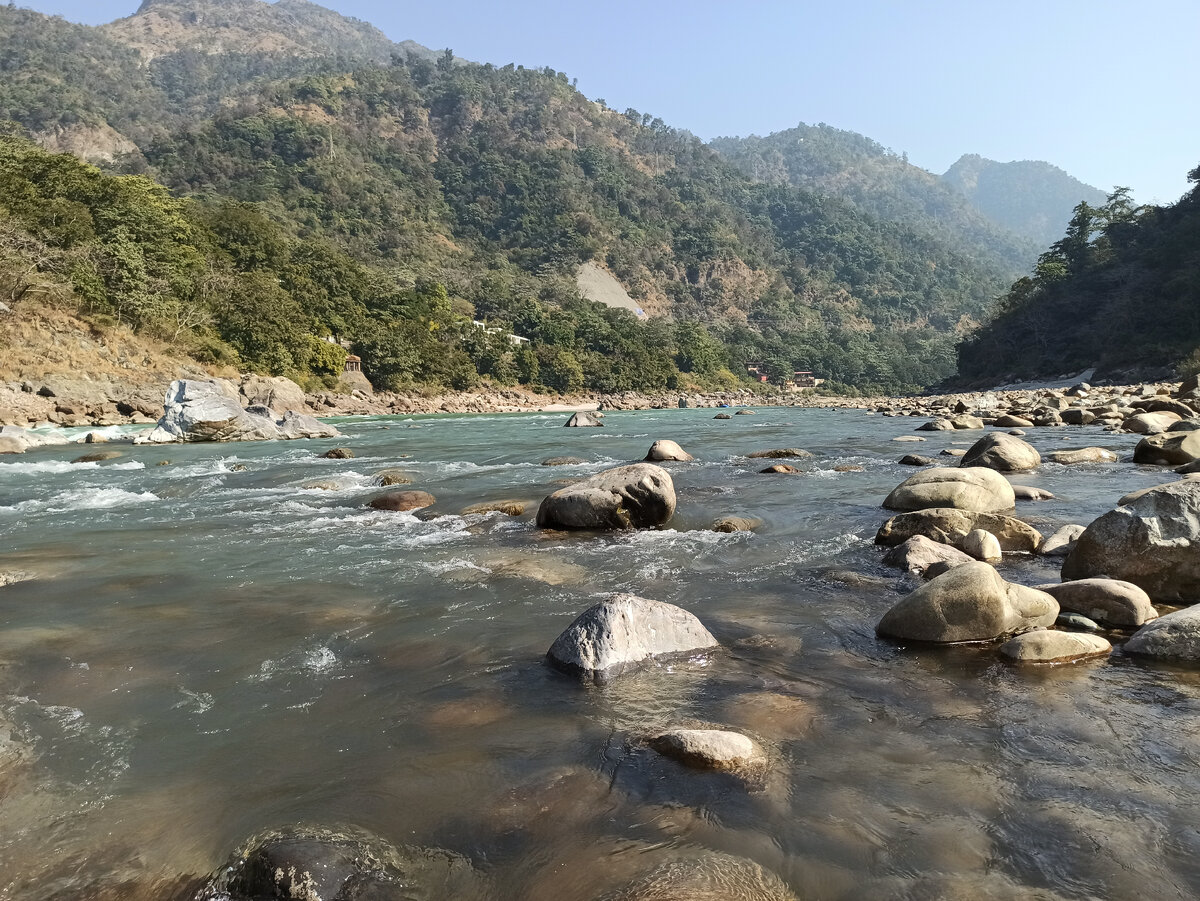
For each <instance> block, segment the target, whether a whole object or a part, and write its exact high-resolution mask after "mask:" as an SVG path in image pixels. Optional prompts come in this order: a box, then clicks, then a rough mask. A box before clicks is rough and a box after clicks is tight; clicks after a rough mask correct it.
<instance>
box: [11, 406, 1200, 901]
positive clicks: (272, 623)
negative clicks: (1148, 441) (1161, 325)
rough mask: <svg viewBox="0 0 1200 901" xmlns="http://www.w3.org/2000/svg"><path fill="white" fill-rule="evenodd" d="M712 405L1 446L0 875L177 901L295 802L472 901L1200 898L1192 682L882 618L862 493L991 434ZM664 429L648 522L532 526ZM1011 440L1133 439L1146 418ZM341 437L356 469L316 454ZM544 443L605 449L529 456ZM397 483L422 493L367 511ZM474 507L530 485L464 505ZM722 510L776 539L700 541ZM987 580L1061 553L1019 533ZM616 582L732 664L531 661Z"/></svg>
mask: <svg viewBox="0 0 1200 901" xmlns="http://www.w3.org/2000/svg"><path fill="white" fill-rule="evenodd" d="M713 413H714V411H712V410H670V411H645V412H624V413H619V412H618V413H610V414H609V415H608V417H607V419H606V420H605V421H606V427H605V428H603V429H564V428H562V427H561V426H562V423H563V421H564V420H565V418H566V416H567V414H553V415H548V414H518V415H504V416H500V415H495V416H491V415H485V416H479V415H477V416H429V417H410V418H400V417H376V418H361V419H353V420H341V421H337V425H338V426H339V427H340V428H341V429H342V430H343V431H344V433H345V437H344V438H343V439H340V440H332V441H320V442H317V441H294V442H264V443H258V444H234V445H229V444H226V445H215V444H210V445H191V446H166V447H129V446H115V445H114V447H119V449H121V450H122V451H123V455H122V456H121V457H119V458H117V459H115V460H111V461H106V462H102V463H99V464H74V465H72V464H71V463H69V462H68V461H70V460H71V459H73V458H74V457H76V456H77V455H79V454H81V453H83V452H84V450H81V449H80V447H78V446H72V447H66V448H52V449H43V450H38V451H33V452H29V453H27V454H25V455H23V456H20V457H7V458H0V460H2V461H3V462H0V571H3V570H25V571H28V572H31V573H33V574H35V575H36V576H37V577H38V578H36V579H34V580H30V581H25V582H20V583H17V584H12V585H8V586H5V587H0V717H2V719H3V720H5V721H7V723H8V724H9V725H10V728H9V730H8V731H9V732H10V733H11V734H10V740H9V741H8V742H6V743H4V744H3V745H0V750H2V753H3V756H0V760H2V761H3V762H4V763H3V768H2V770H0V823H2V824H3V825H2V826H0V897H4V898H14V899H26V898H29V899H45V898H63V899H66V898H97V897H112V898H139V897H146V898H150V897H167V896H169V895H170V893H171V892H172V891H176V890H178V888H179V885H180V883H176V882H175V881H174V880H175V879H176V878H177V877H181V876H203V875H205V874H208V873H211V872H212V871H214V870H215V869H216V868H217V867H219V866H220V865H221V864H222V863H223V862H224V861H225V860H226V858H227V857H228V855H229V854H230V852H231V851H232V850H233V849H234V848H235V847H236V846H237V845H238V844H239V842H241V841H242V840H243V839H244V838H245V837H246V836H248V835H251V834H253V833H255V832H258V831H260V830H263V829H269V828H272V827H278V826H285V825H288V824H297V823H313V824H322V825H338V824H348V825H353V826H355V827H360V828H363V829H367V830H370V831H371V832H374V833H376V834H378V835H379V836H382V837H383V838H385V839H387V840H388V841H390V842H394V843H397V844H413V845H423V846H429V847H439V848H444V849H447V850H450V851H453V852H455V853H457V854H461V855H463V856H465V857H466V858H467V859H469V860H470V861H471V863H472V864H473V865H474V866H475V868H476V869H477V870H478V871H479V872H480V884H481V885H482V886H484V889H483V894H485V895H486V896H487V897H489V898H495V899H510V898H511V899H530V901H542V899H545V901H549V899H555V901H575V899H579V901H592V899H598V898H602V897H605V896H606V895H607V894H608V893H610V892H613V891H615V890H617V889H618V888H619V887H620V886H622V885H624V884H626V883H628V882H629V881H630V880H631V879H636V878H637V877H638V876H639V875H641V874H644V873H646V872H648V871H650V870H653V869H654V868H655V867H658V866H661V865H664V864H669V863H671V862H678V861H682V862H684V863H687V862H690V861H698V860H705V859H707V860H709V861H710V862H711V861H714V860H716V861H721V860H724V858H721V857H717V856H716V855H731V856H733V857H736V858H739V859H744V860H748V861H753V862H754V863H756V864H757V865H759V866H760V867H761V868H762V869H763V870H765V871H766V872H768V873H770V874H774V876H777V877H778V878H779V879H781V880H782V881H783V883H785V884H786V885H787V886H788V888H789V889H790V890H791V891H792V892H793V893H794V894H795V896H796V897H798V898H804V899H817V898H822V899H843V898H844V899H861V898H914V899H916V898H1118V897H1133V896H1143V897H1153V898H1192V897H1195V896H1196V895H1197V893H1200V776H1198V775H1197V772H1198V770H1197V766H1198V763H1200V759H1198V758H1200V727H1198V725H1197V724H1198V721H1197V713H1198V712H1200V679H1198V678H1197V674H1196V673H1195V672H1192V671H1188V670H1186V669H1177V668H1168V667H1164V666H1162V665H1161V664H1153V665H1152V664H1147V663H1143V662H1138V661H1135V660H1132V659H1130V658H1126V657H1123V656H1122V655H1121V654H1120V652H1119V650H1118V652H1117V654H1115V655H1114V656H1113V657H1112V658H1111V659H1109V660H1107V661H1103V662H1098V663H1095V662H1094V663H1087V664H1083V665H1075V666H1060V667H1053V668H1049V669H1036V670H1029V669H1020V670H1018V669H1014V668H1012V667H1009V666H1006V665H1005V664H1003V663H1001V661H1000V659H999V658H998V656H997V654H996V651H995V648H994V647H990V646H971V647H956V648H949V649H915V648H902V647H899V646H897V645H895V644H892V643H890V642H886V641H882V640H879V639H877V638H876V637H875V634H874V626H875V623H876V622H877V621H878V619H879V617H880V616H881V615H882V614H883V613H884V612H885V611H886V610H887V609H888V608H889V607H890V606H891V605H892V604H893V603H895V601H896V600H898V599H899V598H900V597H901V596H902V595H903V594H904V593H905V592H907V591H909V590H911V589H912V588H913V587H914V585H915V583H913V582H912V581H911V580H910V579H908V578H906V577H903V576H901V575H900V574H899V573H898V572H897V571H895V570H890V569H887V568H885V567H883V566H882V564H881V562H880V559H881V556H882V551H881V549H879V548H877V547H876V546H874V545H873V543H872V539H873V536H874V534H875V530H876V529H877V528H878V526H879V524H880V523H881V522H882V521H883V519H884V518H885V517H886V515H887V514H886V512H885V511H884V510H882V508H881V507H880V506H879V504H880V501H881V500H882V499H883V497H884V496H885V495H886V494H887V492H888V491H889V490H890V489H891V488H893V487H894V486H895V485H896V484H898V483H899V482H900V481H901V480H902V479H903V478H905V477H906V476H907V475H909V474H911V472H912V470H911V469H909V468H908V467H902V466H899V465H897V464H896V463H895V461H896V460H897V459H898V458H899V457H900V456H901V455H903V454H904V453H907V452H919V453H930V454H935V453H936V452H937V451H938V450H940V449H942V448H944V447H951V446H959V447H964V448H965V447H967V446H969V445H970V443H971V442H972V441H973V440H974V438H976V437H978V435H979V433H978V432H976V433H970V432H966V433H950V434H947V433H933V434H930V433H926V435H927V436H928V438H929V440H928V441H926V442H924V443H921V444H904V443H897V442H894V441H892V438H894V437H895V436H897V435H900V434H905V433H907V432H908V430H909V429H911V428H912V426H913V425H915V424H916V423H917V421H916V420H906V419H898V418H883V417H878V416H869V415H866V414H864V413H862V412H859V411H822V410H800V409H792V408H774V409H760V410H758V411H757V415H755V416H737V417H734V418H733V419H731V420H728V421H716V420H713V418H712V416H713ZM657 438H673V439H675V440H677V441H679V442H680V443H681V444H682V445H683V446H684V448H686V449H688V450H689V451H691V452H692V453H693V454H695V455H696V457H697V458H698V460H697V462H696V463H675V464H667V468H668V469H669V470H670V471H671V473H672V475H673V477H674V479H675V484H676V487H677V490H678V492H679V510H678V513H677V515H676V516H675V519H674V520H673V521H672V522H671V523H670V524H669V526H668V527H667V528H665V529H663V530H661V531H647V532H636V533H625V534H606V535H592V534H586V535H582V534H581V535H567V536H564V535H562V534H559V533H553V534H543V533H540V532H539V530H537V529H536V527H535V526H534V525H533V522H532V513H533V510H534V509H536V503H537V501H539V500H540V499H541V498H542V497H544V496H545V495H546V494H547V493H549V492H550V491H553V490H554V489H555V488H556V487H558V486H557V484H556V483H557V482H559V480H563V479H578V478H581V477H583V476H586V475H589V474H591V473H594V472H598V471H600V470H602V469H604V468H608V467H610V466H612V465H615V464H618V463H623V462H627V461H629V460H635V459H641V458H642V457H643V456H644V455H645V452H646V449H647V448H648V447H649V445H650V444H651V442H652V441H653V440H655V439H657ZM1028 440H1030V441H1031V442H1032V443H1033V444H1034V445H1035V446H1037V447H1038V448H1039V449H1040V450H1041V451H1042V452H1043V454H1044V453H1046V452H1047V451H1050V450H1054V449H1058V448H1063V447H1068V448H1069V447H1079V446H1085V445H1088V444H1097V445H1100V446H1105V447H1110V448H1112V449H1113V450H1116V451H1117V452H1118V453H1121V454H1122V455H1123V458H1124V459H1129V457H1130V454H1131V452H1132V447H1133V444H1134V441H1135V440H1136V436H1128V435H1109V434H1106V433H1104V432H1101V431H1099V430H1094V429H1080V428H1070V427H1065V428H1050V429H1034V430H1030V436H1029V439H1028ZM337 445H343V446H347V447H350V448H352V449H353V450H354V452H355V455H356V456H355V458H354V459H351V460H325V459H321V458H319V456H318V455H319V454H320V453H321V452H323V451H324V450H327V449H328V448H330V447H333V446H337ZM773 447H803V448H807V449H808V450H810V451H812V452H814V453H815V454H817V457H816V458H815V459H814V460H811V461H803V462H802V463H801V464H800V465H801V466H802V468H804V469H806V470H808V471H807V472H806V473H804V474H802V475H791V476H786V475H761V474H759V472H758V470H759V469H761V468H762V466H763V465H765V463H766V462H770V461H757V460H747V459H745V457H744V456H742V455H744V454H745V453H747V452H750V451H755V450H762V449H766V448H773ZM556 455H575V456H579V457H583V458H586V459H588V460H590V461H592V462H589V463H588V464H586V465H575V466H565V467H546V466H542V465H540V461H541V460H542V459H544V458H546V457H550V456H556ZM162 460H169V461H170V463H169V465H158V464H159V462H160V461H162ZM836 466H856V467H862V471H849V472H837V471H835V467H836ZM383 469H399V470H402V471H403V472H405V473H406V474H408V475H409V477H411V479H412V481H413V487H417V488H424V489H427V490H429V491H431V492H433V493H434V494H435V495H436V496H437V499H438V502H437V504H436V506H435V507H433V508H431V509H430V510H429V511H425V512H424V513H422V514H419V515H412V514H406V513H386V512H375V511H372V510H369V509H367V508H366V507H365V504H366V501H367V500H369V499H370V498H371V497H372V496H374V495H375V494H376V493H378V492H379V491H380V489H378V488H374V487H372V486H371V480H372V478H373V477H374V476H375V474H376V473H378V472H379V471H380V470H383ZM1166 480H1167V478H1165V477H1164V476H1163V475H1162V473H1161V472H1159V471H1154V470H1150V469H1145V468H1138V467H1134V466H1133V464H1131V463H1120V464H1111V465H1086V466H1076V467H1063V466H1055V465H1052V464H1047V465H1043V466H1042V467H1041V469H1040V470H1039V471H1038V472H1036V473H1033V474H1030V475H1028V476H1022V477H1020V478H1018V479H1015V481H1018V482H1019V483H1022V484H1032V485H1037V486H1040V487H1043V488H1047V489H1049V490H1050V491H1053V492H1054V493H1055V494H1056V495H1057V496H1058V499H1057V500H1053V501H1045V502H1036V503H1032V502H1019V503H1020V506H1019V508H1018V515H1019V516H1021V517H1022V518H1025V519H1026V520H1028V521H1030V522H1032V523H1033V524H1035V525H1036V526H1038V527H1039V528H1041V529H1042V530H1043V531H1045V532H1047V533H1048V532H1049V531H1052V530H1053V529H1054V528H1055V527H1056V526H1057V525H1060V524H1065V523H1068V522H1079V523H1084V524H1086V523H1088V522H1090V521H1091V520H1092V519H1093V518H1094V517H1096V516H1098V515H1099V514H1101V513H1103V512H1105V511H1106V510H1108V509H1110V508H1111V507H1112V506H1113V505H1114V504H1115V502H1116V499H1117V498H1118V497H1119V496H1121V495H1122V494H1124V493H1126V492H1128V491H1131V490H1134V489H1136V488H1141V487H1147V486H1149V485H1153V484H1157V483H1159V482H1162V481H1166ZM314 481H321V482H326V483H329V482H332V483H333V485H332V486H330V485H328V484H327V485H325V486H324V488H323V489H322V488H315V487H305V486H306V485H309V484H311V483H313V482H314ZM497 499H517V500H526V501H528V502H530V504H529V509H528V511H527V513H526V515H524V516H521V517H510V516H506V515H503V514H500V513H493V514H487V515H460V512H461V511H462V510H463V508H464V507H466V506H468V505H470V504H472V503H476V502H479V501H488V500H497ZM428 513H438V514H443V515H440V516H438V517H437V518H433V519H430V518H429V517H428V515H427V514H428ZM726 514H740V515H748V516H753V517H757V518H759V519H761V520H762V521H763V526H762V528H761V529H760V530H759V531H758V532H757V533H754V534H747V533H741V534H718V533H714V532H711V531H707V527H708V526H709V525H710V524H711V522H712V521H713V519H715V518H716V517H719V516H722V515H726ZM1001 569H1002V572H1003V574H1004V575H1005V576H1006V577H1007V578H1009V579H1011V580H1014V581H1020V582H1025V583H1028V584H1036V583H1038V582H1043V581H1049V580H1051V579H1055V578H1056V571H1055V568H1054V566H1053V565H1052V564H1050V563H1047V562H1042V561H1039V560H1033V559H1029V558H1024V559H1019V558H1014V559H1010V560H1006V561H1005V563H1004V564H1003V565H1002V567H1001ZM614 591H630V592H634V593H636V594H639V595H642V596H645V597H648V598H652V599H655V600H660V601H667V602H670V603H674V604H678V605H681V606H683V607H685V608H687V609H688V610H690V611H692V612H694V613H695V614H696V615H697V616H699V617H700V619H701V620H702V621H703V622H704V623H705V624H706V625H707V626H708V627H709V628H710V630H711V631H712V632H713V633H714V634H715V635H716V636H717V638H718V639H719V640H720V641H721V643H722V645H723V648H722V650H720V651H718V652H714V653H711V654H708V655H705V656H703V657H699V658H697V659H694V660H691V661H687V662H684V663H678V664H674V665H672V666H668V667H660V668H654V669H652V670H649V671H647V672H645V673H643V674H639V675H634V676H629V677H626V678H624V679H619V680H616V681H614V682H613V683H611V684H610V685H608V686H606V687H595V686H591V687H584V686H581V685H580V684H578V683H577V682H574V681H572V680H571V679H570V678H568V677H566V676H564V675H561V674H559V673H557V672H555V671H553V670H551V669H550V668H549V667H548V666H547V665H546V664H545V662H544V654H545V651H546V649H547V648H548V647H549V645H550V643H551V642H552V641H553V639H554V638H555V637H556V636H557V635H558V633H559V632H560V631H562V629H564V628H565V627H566V626H567V625H568V624H569V623H570V622H571V620H572V619H573V618H574V617H575V616H576V615H577V614H578V613H580V612H581V611H583V610H584V609H586V608H587V607H588V606H590V605H591V604H592V603H594V602H595V601H597V600H598V599H600V598H602V597H604V596H605V595H607V594H608V593H611V592H614ZM680 724H683V725H700V724H714V725H719V726H726V727H730V728H737V729H741V730H743V731H745V732H747V733H748V734H750V735H752V736H754V737H756V738H757V739H758V740H759V741H760V742H761V743H762V744H763V745H764V747H765V748H766V749H767V751H768V754H769V756H770V772H769V775H768V777H767V779H766V781H765V783H764V784H763V785H761V786H758V787H755V788H754V790H748V789H747V787H746V786H744V785H742V784H740V783H738V782H737V781H736V780H734V779H732V778H731V777H728V776H724V775H720V774H705V773H699V772H695V771H688V770H683V769H682V768H680V767H678V766H677V765H676V764H674V763H672V762H670V761H667V760H665V759H662V758H659V757H658V756H657V755H655V754H654V752H652V751H649V750H647V749H646V748H645V747H644V746H643V745H641V744H640V743H639V742H640V739H641V738H642V737H644V736H645V735H646V734H648V733H650V732H652V731H653V730H655V729H657V728H662V727H664V726H673V725H680ZM2 734H3V730H0V735H2ZM654 897H659V896H658V895H655V896H654ZM663 897H666V896H665V895H664V896H663ZM671 897H675V896H673V895H672V896H671ZM730 897H734V898H736V897H737V892H735V893H734V895H732V896H730ZM746 897H748V898H749V897H758V896H755V895H752V894H750V893H749V892H747V894H746Z"/></svg>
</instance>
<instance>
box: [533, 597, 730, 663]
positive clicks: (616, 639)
mask: <svg viewBox="0 0 1200 901" xmlns="http://www.w3.org/2000/svg"><path fill="white" fill-rule="evenodd" d="M716 646H717V640H716V639H715V638H714V637H713V636H712V633H711V632H709V631H708V629H706V628H704V626H703V625H702V624H701V622H700V620H698V619H696V617H695V616H693V615H692V614H691V613H689V612H688V611H686V610H684V609H683V608H682V607H676V606H675V605H673V604H664V603H662V602H660V601H651V600H647V599H646V598H640V597H637V596H636V595H632V594H617V595H613V596H612V597H611V598H609V599H608V600H605V601H601V602H600V603H599V604H596V605H595V606H593V607H590V608H588V609H587V610H585V611H584V612H583V613H582V614H581V615H580V616H579V618H578V619H576V620H575V622H573V623H571V625H570V626H568V627H567V629H566V631H564V632H563V633H562V634H561V635H560V636H558V638H557V639H555V641H554V644H552V645H551V646H550V650H549V651H548V652H547V657H548V658H549V660H550V662H551V663H553V664H554V665H555V666H556V667H558V668H559V669H562V670H566V671H567V672H571V673H574V674H576V675H578V676H580V677H581V678H583V679H585V680H594V681H597V682H603V681H607V680H608V679H612V678H615V677H616V676H620V675H622V674H624V673H628V672H631V671H633V670H636V669H640V668H641V667H643V666H645V665H646V664H648V663H649V662H650V661H652V660H653V659H655V658H664V657H675V656H680V655H686V654H690V653H693V652H695V651H701V650H705V649H707V648H713V647H716Z"/></svg>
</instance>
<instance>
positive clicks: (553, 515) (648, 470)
mask: <svg viewBox="0 0 1200 901" xmlns="http://www.w3.org/2000/svg"><path fill="white" fill-rule="evenodd" d="M674 514H675V484H674V483H673V482H672V481H671V476H670V474H669V473H668V472H667V471H666V470H665V469H663V468H662V467H661V466H655V465H653V464H651V463H634V464H631V465H629V466H618V467H617V468H616V469H609V470H606V471H604V472H601V473H598V474H596V475H594V476H592V477H591V478H588V479H584V480H583V481H581V482H576V483H574V484H572V485H568V486H567V487H565V488H560V489H559V490H558V491H556V492H554V493H553V494H551V495H550V496H549V497H547V498H546V499H544V500H543V501H542V503H541V505H540V506H539V507H538V512H537V524H538V525H539V526H540V527H542V528H548V529H630V528H652V527H654V526H660V525H662V524H663V523H665V522H667V520H669V519H670V518H671V517H672V516H673V515H674Z"/></svg>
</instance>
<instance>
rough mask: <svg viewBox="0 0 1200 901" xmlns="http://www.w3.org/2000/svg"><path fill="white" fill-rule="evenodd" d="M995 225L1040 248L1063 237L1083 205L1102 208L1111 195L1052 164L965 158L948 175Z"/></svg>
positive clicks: (947, 181)
mask: <svg viewBox="0 0 1200 901" xmlns="http://www.w3.org/2000/svg"><path fill="white" fill-rule="evenodd" d="M942 181H943V182H944V183H945V184H947V185H949V186H950V187H952V188H954V189H955V190H956V191H959V192H961V193H962V194H963V196H965V197H966V198H967V200H968V201H969V202H970V203H971V205H972V206H974V207H975V208H976V209H977V210H979V211H980V212H981V213H983V215H985V216H987V217H988V218H989V219H990V220H992V221H993V222H996V223H999V224H1000V225H1002V226H1004V227H1005V228H1008V229H1011V230H1012V231H1013V232H1015V233H1017V234H1018V235H1022V236H1023V237H1025V238H1027V239H1029V240H1032V241H1035V242H1036V243H1037V244H1038V245H1039V246H1041V247H1045V246H1046V245H1048V244H1050V243H1052V242H1054V241H1057V240H1058V239H1059V238H1061V237H1062V236H1063V231H1064V230H1065V229H1066V226H1067V222H1068V220H1069V219H1070V218H1071V212H1072V210H1074V208H1075V206H1076V204H1078V203H1079V202H1080V201H1084V202H1086V203H1089V204H1091V205H1092V206H1099V205H1100V204H1103V203H1104V199H1105V194H1104V192H1103V191H1101V190H1100V189H1099V188H1093V187H1092V186H1091V185H1085V184H1084V183H1083V182H1081V181H1079V180H1078V179H1077V178H1073V177H1072V176H1070V175H1068V174H1067V173H1066V172H1064V171H1063V170H1062V169H1059V168H1058V167H1057V166H1052V165H1050V164H1049V163H1043V162H1035V161H1032V160H1022V161H1018V162H1011V163H998V162H996V161H995V160H988V159H984V158H983V157H981V156H979V155H977V154H973V153H972V154H966V155H965V156H962V157H961V158H959V160H958V162H956V163H955V164H954V165H953V166H951V167H950V168H949V169H948V170H946V173H945V174H944V175H943V176H942Z"/></svg>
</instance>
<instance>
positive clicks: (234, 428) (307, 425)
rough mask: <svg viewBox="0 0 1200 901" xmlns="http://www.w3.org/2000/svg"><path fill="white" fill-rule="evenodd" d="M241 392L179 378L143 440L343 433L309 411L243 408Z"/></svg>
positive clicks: (213, 382) (255, 438)
mask: <svg viewBox="0 0 1200 901" xmlns="http://www.w3.org/2000/svg"><path fill="white" fill-rule="evenodd" d="M237 398H238V394H237V392H236V390H235V389H234V388H233V387H232V386H231V385H229V384H228V383H227V382H222V381H220V380H210V381H201V380H197V379H177V380H175V381H174V382H171V385H170V387H169V388H167V396H166V399H165V402H164V410H163V415H162V418H161V419H159V421H158V425H157V426H156V427H155V428H154V430H153V431H152V432H151V433H150V434H149V435H146V436H144V437H141V438H139V439H138V441H137V443H139V444H166V443H174V442H189V443H190V442H200V441H270V440H274V439H279V438H335V437H338V436H339V435H340V434H341V433H340V432H339V431H338V430H337V429H335V428H334V427H333V426H329V425H325V424H324V423H322V422H319V421H318V420H317V419H315V418H313V417H312V416H308V415H306V414H302V413H297V412H295V411H289V412H288V413H286V414H285V415H284V416H283V417H282V418H279V419H276V415H275V413H274V411H272V410H271V409H270V408H268V407H264V406H252V407H249V408H248V409H242V406H241V404H240V403H239V402H238V400H237Z"/></svg>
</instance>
